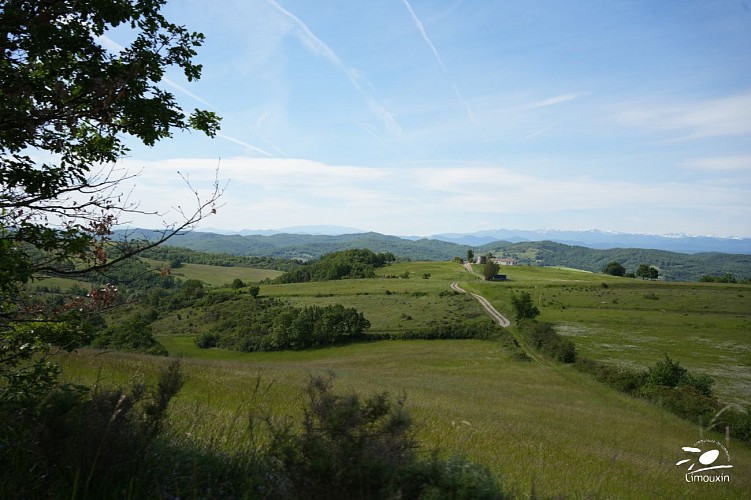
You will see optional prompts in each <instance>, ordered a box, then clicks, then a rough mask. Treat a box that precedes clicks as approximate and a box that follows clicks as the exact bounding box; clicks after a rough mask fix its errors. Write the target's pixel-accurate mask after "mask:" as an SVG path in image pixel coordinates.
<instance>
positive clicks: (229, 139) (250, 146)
mask: <svg viewBox="0 0 751 500" xmlns="http://www.w3.org/2000/svg"><path fill="white" fill-rule="evenodd" d="M216 136H217V137H220V138H222V139H224V140H225V141H229V142H234V143H235V144H239V145H240V146H244V147H246V148H248V149H250V150H253V151H256V152H257V153H261V154H262V155H266V156H270V157H271V158H274V155H272V154H271V153H269V152H268V151H266V150H263V149H261V148H259V147H258V146H254V145H252V144H249V143H247V142H245V141H241V140H240V139H236V138H234V137H231V136H229V135H225V134H222V133H221V132H219V133H217V134H216Z"/></svg>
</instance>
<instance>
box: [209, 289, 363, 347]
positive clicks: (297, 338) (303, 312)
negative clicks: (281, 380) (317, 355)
mask: <svg viewBox="0 0 751 500" xmlns="http://www.w3.org/2000/svg"><path fill="white" fill-rule="evenodd" d="M255 304H256V307H255V308H252V309H251V310H246V311H244V313H243V314H242V315H241V317H238V315H237V313H236V312H235V314H234V315H231V312H232V311H231V309H230V310H227V311H225V312H227V313H230V314H228V315H227V316H226V317H225V319H224V320H222V321H219V322H218V323H217V324H218V327H217V328H216V329H214V330H213V331H211V332H208V333H204V334H201V335H199V336H197V337H196V339H195V343H196V345H197V346H198V347H203V348H208V347H223V348H226V349H235V350H240V351H246V352H252V351H273V350H283V349H292V350H295V349H305V348H309V347H316V346H322V345H331V344H336V343H341V342H345V341H352V340H358V339H362V338H363V337H364V336H365V333H366V332H367V330H368V329H369V328H370V322H369V321H368V320H367V319H365V317H364V316H363V314H362V313H361V312H358V311H357V310H356V309H354V308H345V307H344V306H343V305H341V304H333V305H328V306H306V307H303V308H297V307H293V306H291V305H288V304H281V303H278V302H277V301H273V300H268V301H262V300H259V301H256V302H255ZM232 309H234V308H232ZM216 312H219V311H218V310H217V311H216ZM220 314H221V313H220Z"/></svg>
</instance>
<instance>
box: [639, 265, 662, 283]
mask: <svg viewBox="0 0 751 500" xmlns="http://www.w3.org/2000/svg"><path fill="white" fill-rule="evenodd" d="M636 276H637V277H639V278H641V279H650V280H656V279H657V278H658V277H659V276H660V271H659V270H658V269H657V268H656V267H652V266H648V265H647V264H640V265H639V267H638V268H637V269H636Z"/></svg>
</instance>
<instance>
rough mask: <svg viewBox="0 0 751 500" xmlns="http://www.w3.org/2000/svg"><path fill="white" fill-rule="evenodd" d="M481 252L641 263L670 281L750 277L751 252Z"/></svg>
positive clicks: (557, 261)
mask: <svg viewBox="0 0 751 500" xmlns="http://www.w3.org/2000/svg"><path fill="white" fill-rule="evenodd" d="M475 253H476V254H478V255H484V254H486V253H492V254H493V255H495V256H498V257H511V258H514V259H516V260H517V261H518V262H519V263H522V264H528V265H538V266H565V267H571V268H575V269H583V270H587V271H592V272H600V271H602V269H603V268H604V267H605V266H606V265H607V264H608V263H609V262H620V263H621V264H622V265H623V266H624V267H625V268H626V270H627V272H632V273H633V272H635V271H636V269H637V268H638V267H639V265H640V264H647V265H650V266H654V267H656V268H657V269H659V270H660V276H661V277H662V278H663V279H666V280H670V281H698V280H699V278H701V276H702V275H705V274H707V275H713V276H720V275H723V274H725V273H730V274H733V275H735V277H736V278H738V279H739V280H740V279H749V278H751V255H733V254H724V253H697V254H691V255H689V254H683V253H677V252H668V251H665V250H647V249H640V248H614V249H610V250H595V249H592V248H586V247H583V246H573V245H564V244H562V243H555V242H552V241H538V242H524V243H506V242H496V243H490V244H488V245H484V246H482V247H480V248H479V249H478V250H477V251H476V252H475Z"/></svg>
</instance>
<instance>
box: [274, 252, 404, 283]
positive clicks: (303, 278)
mask: <svg viewBox="0 0 751 500" xmlns="http://www.w3.org/2000/svg"><path fill="white" fill-rule="evenodd" d="M395 259H396V258H395V257H394V254H392V253H375V252H373V251H372V250H368V249H353V250H342V251H340V252H333V253H329V254H326V255H324V256H323V257H321V258H320V259H319V260H317V261H315V262H313V263H311V264H309V265H307V266H302V267H300V268H298V269H294V270H292V271H290V272H288V273H285V274H283V275H282V276H279V277H278V278H277V279H276V280H274V282H275V283H304V282H308V281H328V280H340V279H355V278H374V277H375V269H376V268H379V267H383V266H385V265H386V264H388V263H389V262H393V261H394V260H395Z"/></svg>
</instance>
